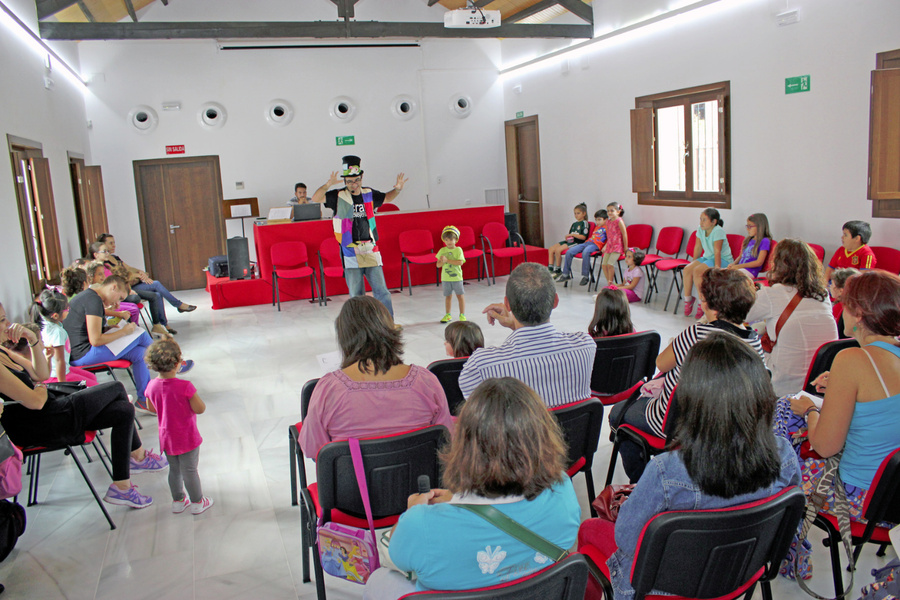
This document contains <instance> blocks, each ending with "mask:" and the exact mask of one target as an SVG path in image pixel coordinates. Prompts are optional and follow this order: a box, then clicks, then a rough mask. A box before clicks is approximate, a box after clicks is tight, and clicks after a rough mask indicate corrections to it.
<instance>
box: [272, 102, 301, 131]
mask: <svg viewBox="0 0 900 600" xmlns="http://www.w3.org/2000/svg"><path fill="white" fill-rule="evenodd" d="M293 118H294V107H293V106H291V104H290V102H288V101H287V100H272V101H271V102H269V107H268V109H267V110H266V120H267V121H268V122H269V123H271V124H272V125H275V126H276V127H284V126H285V125H287V124H288V123H290V122H291V120H292V119H293Z"/></svg>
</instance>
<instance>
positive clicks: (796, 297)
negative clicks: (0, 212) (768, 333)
mask: <svg viewBox="0 0 900 600" xmlns="http://www.w3.org/2000/svg"><path fill="white" fill-rule="evenodd" d="M802 299H803V298H801V297H800V292H797V293H796V294H794V297H793V298H791V301H790V302H788V305H787V306H785V307H784V310H783V311H782V312H781V316H780V317H778V322H777V323H776V324H775V339H776V340H777V339H778V337H779V336H780V335H781V328H782V327H784V323H785V321H787V320H788V317H790V316H791V314H792V313H793V312H794V309H795V308H797V305H798V304H800V300H802Z"/></svg>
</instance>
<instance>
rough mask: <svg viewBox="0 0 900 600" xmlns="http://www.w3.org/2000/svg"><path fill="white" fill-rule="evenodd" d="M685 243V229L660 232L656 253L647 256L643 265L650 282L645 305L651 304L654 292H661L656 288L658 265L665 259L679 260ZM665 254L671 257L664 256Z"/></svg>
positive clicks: (661, 230)
mask: <svg viewBox="0 0 900 600" xmlns="http://www.w3.org/2000/svg"><path fill="white" fill-rule="evenodd" d="M683 241H684V229H682V228H681V227H663V228H662V229H660V230H659V235H658V236H657V237H656V253H654V254H647V255H646V256H644V262H642V263H641V266H642V267H644V272H645V273H646V276H647V282H648V284H647V297H646V298H644V303H645V304H647V303H649V302H650V296H652V295H653V292H654V291H657V292H659V288H657V287H656V276H657V275H658V274H659V271H657V270H656V263H657V262H659V261H661V260H664V259H672V258H678V255H679V254H680V253H681V242H683ZM663 254H670V255H671V256H662V255H663Z"/></svg>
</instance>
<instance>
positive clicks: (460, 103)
mask: <svg viewBox="0 0 900 600" xmlns="http://www.w3.org/2000/svg"><path fill="white" fill-rule="evenodd" d="M471 112H472V99H471V98H469V97H468V96H466V95H464V94H454V95H453V96H452V97H451V98H450V114H452V115H453V116H454V117H457V118H460V119H465V118H466V117H468V116H469V114H471Z"/></svg>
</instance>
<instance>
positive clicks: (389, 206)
mask: <svg viewBox="0 0 900 600" xmlns="http://www.w3.org/2000/svg"><path fill="white" fill-rule="evenodd" d="M399 210H400V207H399V206H397V205H396V204H394V203H393V202H385V203H384V204H382V205H381V206H379V207H378V210H376V211H375V212H376V213H386V212H397V211H399Z"/></svg>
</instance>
